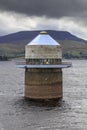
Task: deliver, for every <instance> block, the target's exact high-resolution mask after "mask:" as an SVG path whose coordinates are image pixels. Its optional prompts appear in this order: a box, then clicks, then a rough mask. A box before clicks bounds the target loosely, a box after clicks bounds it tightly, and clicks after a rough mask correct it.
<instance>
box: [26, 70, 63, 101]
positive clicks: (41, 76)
mask: <svg viewBox="0 0 87 130" xmlns="http://www.w3.org/2000/svg"><path fill="white" fill-rule="evenodd" d="M62 91H63V90H62V70H61V69H25V97H27V98H31V99H55V98H62V95H63V92H62Z"/></svg>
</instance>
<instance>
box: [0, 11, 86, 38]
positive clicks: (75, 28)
mask: <svg viewBox="0 0 87 130" xmlns="http://www.w3.org/2000/svg"><path fill="white" fill-rule="evenodd" d="M23 30H63V31H69V32H71V33H72V34H75V35H77V36H79V37H82V38H85V39H87V31H86V30H87V27H84V26H79V25H78V22H77V23H76V20H75V19H74V18H72V17H62V18H59V19H57V18H47V17H46V16H42V17H39V16H31V17H29V16H27V15H23V14H19V13H13V12H0V35H5V34H9V33H13V32H17V31H23Z"/></svg>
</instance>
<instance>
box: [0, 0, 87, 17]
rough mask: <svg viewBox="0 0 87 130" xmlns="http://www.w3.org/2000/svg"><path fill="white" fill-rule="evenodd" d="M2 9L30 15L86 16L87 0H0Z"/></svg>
mask: <svg viewBox="0 0 87 130" xmlns="http://www.w3.org/2000/svg"><path fill="white" fill-rule="evenodd" d="M0 9H1V10H5V11H6V10H7V11H14V12H18V13H24V14H26V15H29V16H32V15H33V16H42V15H45V16H47V17H55V18H60V17H64V16H67V17H86V16H87V0H0Z"/></svg>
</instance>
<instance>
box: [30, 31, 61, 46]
mask: <svg viewBox="0 0 87 130" xmlns="http://www.w3.org/2000/svg"><path fill="white" fill-rule="evenodd" d="M28 45H57V46H60V44H59V43H58V42H57V41H55V40H54V39H53V38H52V37H51V36H50V35H49V34H48V33H47V32H45V31H43V32H40V34H39V35H38V36H36V37H35V38H34V39H33V40H32V41H31V42H30V43H28Z"/></svg>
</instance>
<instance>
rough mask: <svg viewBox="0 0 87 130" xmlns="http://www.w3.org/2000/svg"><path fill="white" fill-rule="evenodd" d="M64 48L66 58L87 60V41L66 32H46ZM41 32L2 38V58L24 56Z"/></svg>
mask: <svg viewBox="0 0 87 130" xmlns="http://www.w3.org/2000/svg"><path fill="white" fill-rule="evenodd" d="M46 31H47V32H48V33H49V34H50V35H51V36H52V37H53V38H54V39H55V40H56V41H58V42H59V43H60V44H61V45H62V48H63V56H64V57H65V58H87V41H86V40H84V39H81V38H78V37H76V36H75V35H72V34H71V33H69V32H66V31H53V30H46ZM39 32H40V31H21V32H17V33H13V34H9V35H5V36H0V56H7V57H18V56H24V48H25V45H26V44H27V43H29V42H30V41H31V40H32V39H33V38H34V37H36V36H37V35H38V34H39Z"/></svg>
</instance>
